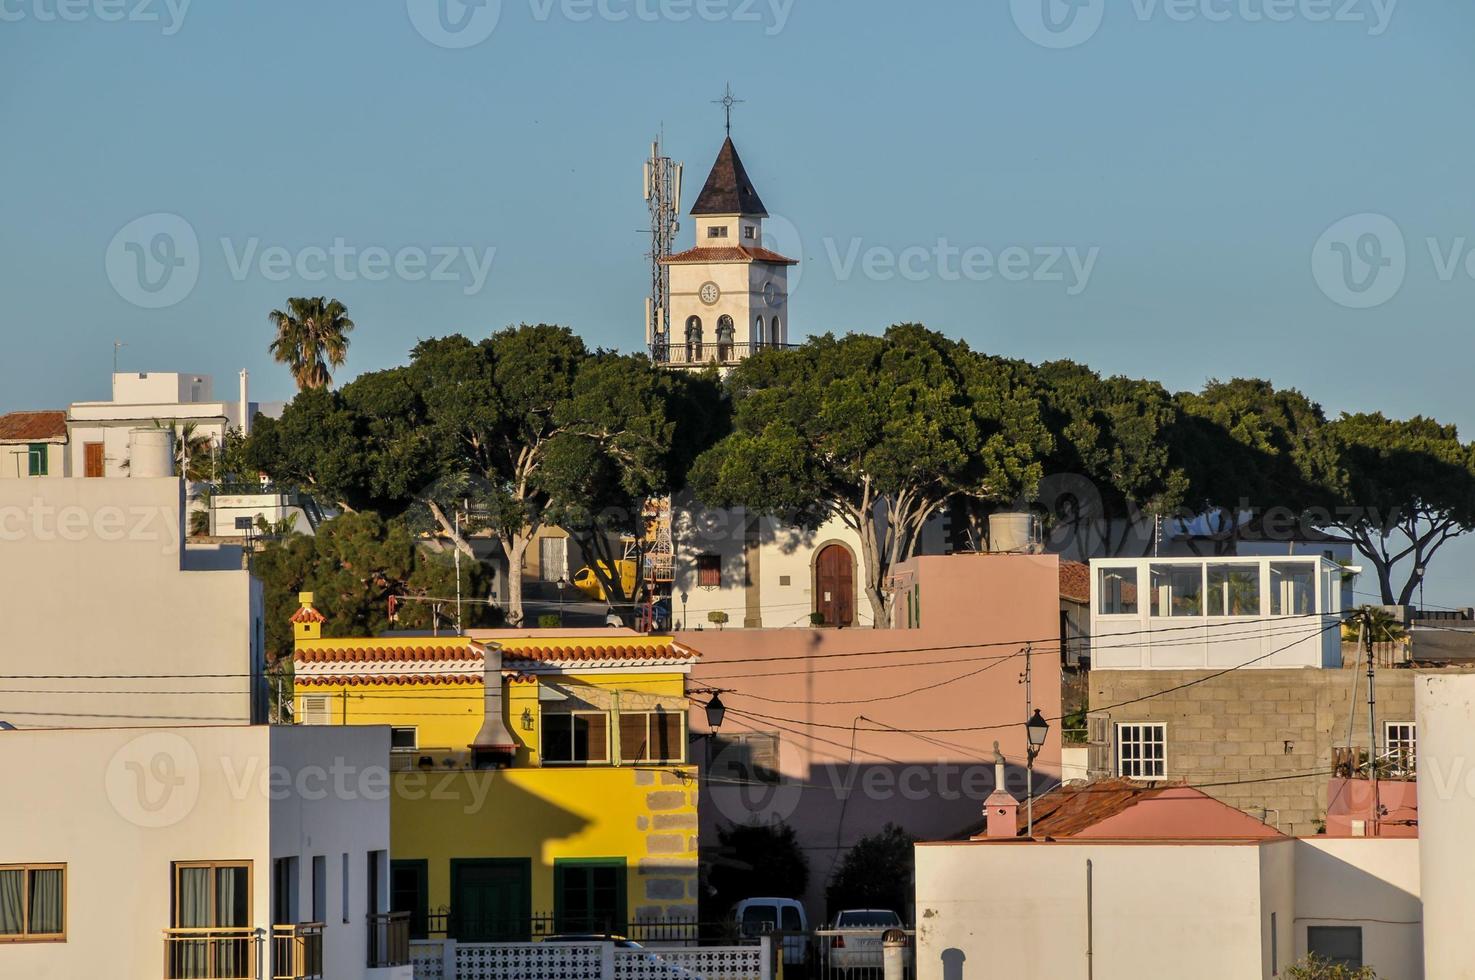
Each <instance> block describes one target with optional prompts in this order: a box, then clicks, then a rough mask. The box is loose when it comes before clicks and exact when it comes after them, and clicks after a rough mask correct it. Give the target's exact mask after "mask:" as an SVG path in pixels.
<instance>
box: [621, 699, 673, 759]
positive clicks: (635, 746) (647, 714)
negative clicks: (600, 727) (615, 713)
mask: <svg viewBox="0 0 1475 980" xmlns="http://www.w3.org/2000/svg"><path fill="white" fill-rule="evenodd" d="M684 717H685V715H684V714H683V713H682V712H679V711H666V710H663V709H657V710H655V711H622V712H620V761H622V762H682V761H684V760H685V759H686V751H685V749H686V735H685V732H684V731H683V730H682V724H681V720H682V718H684Z"/></svg>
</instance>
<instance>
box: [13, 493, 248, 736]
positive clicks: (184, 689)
mask: <svg viewBox="0 0 1475 980" xmlns="http://www.w3.org/2000/svg"><path fill="white" fill-rule="evenodd" d="M183 510H184V491H183V487H182V485H181V483H180V481H179V480H178V479H175V478H172V477H164V478H157V479H144V478H129V479H114V480H107V479H104V480H8V481H0V554H3V556H4V560H3V561H0V624H3V625H0V631H3V633H0V635H3V641H0V672H3V673H6V674H26V675H45V676H42V677H38V678H34V679H27V680H26V681H25V683H24V685H23V686H24V687H25V689H26V691H27V692H28V693H26V694H24V695H16V694H11V695H0V720H4V721H8V722H9V723H11V724H12V725H15V726H17V727H19V728H56V727H101V726H109V725H111V726H150V725H161V724H162V725H169V724H224V723H237V724H247V723H250V722H252V721H253V720H254V721H260V720H264V718H265V686H264V682H263V681H262V674H263V671H264V667H265V664H264V649H265V631H264V624H263V621H262V594H261V586H260V583H259V582H255V581H253V580H252V578H251V577H250V575H249V574H248V573H247V572H246V570H245V569H244V568H243V567H242V561H241V553H240V551H239V549H236V548H195V547H190V548H186V547H185V546H184V538H183V533H182V527H181V522H182V514H183ZM127 675H147V676H135V677H129V676H127ZM207 675H212V676H209V677H208V679H206V678H207ZM89 677H101V678H106V679H104V680H87V679H86V678H89ZM12 686H14V685H12Z"/></svg>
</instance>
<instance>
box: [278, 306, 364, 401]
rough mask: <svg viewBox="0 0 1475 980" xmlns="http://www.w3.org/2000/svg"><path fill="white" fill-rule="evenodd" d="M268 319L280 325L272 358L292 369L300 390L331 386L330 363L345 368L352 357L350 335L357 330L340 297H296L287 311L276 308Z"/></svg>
mask: <svg viewBox="0 0 1475 980" xmlns="http://www.w3.org/2000/svg"><path fill="white" fill-rule="evenodd" d="M267 320H268V321H270V323H271V324H272V326H274V327H276V328H277V337H276V339H275V340H273V341H272V342H271V347H270V348H269V349H270V350H271V354H272V357H275V358H276V359H277V361H278V362H279V363H281V364H285V365H287V366H288V367H289V368H290V369H291V371H292V378H293V380H295V381H296V382H297V390H298V391H306V390H307V389H308V388H326V387H328V385H330V384H331V383H332V382H333V376H332V375H331V374H330V373H329V372H328V365H330V364H331V365H332V366H333V367H335V368H338V367H342V366H343V359H344V358H345V357H347V356H348V336H347V334H348V332H349V331H351V330H352V329H353V321H352V320H350V319H349V318H348V309H347V308H346V307H344V305H343V304H342V303H340V302H338V301H337V300H336V299H331V300H330V299H326V298H324V297H322V296H316V297H309V298H304V297H293V298H291V299H288V300H287V312H283V311H281V310H272V311H271V314H270V315H269V316H268V317H267Z"/></svg>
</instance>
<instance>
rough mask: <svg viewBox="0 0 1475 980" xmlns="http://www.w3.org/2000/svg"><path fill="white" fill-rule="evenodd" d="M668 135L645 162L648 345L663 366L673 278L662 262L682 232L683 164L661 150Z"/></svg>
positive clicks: (653, 146) (658, 140)
mask: <svg viewBox="0 0 1475 980" xmlns="http://www.w3.org/2000/svg"><path fill="white" fill-rule="evenodd" d="M663 138H664V133H662V134H659V135H657V136H656V138H655V139H654V140H653V141H652V142H651V144H650V159H649V160H647V161H645V203H646V206H647V207H648V208H649V210H650V228H649V229H648V230H647V232H646V233H647V234H649V235H650V251H649V252H648V253H647V258H649V259H650V295H649V296H647V297H646V300H645V343H646V346H647V347H649V348H650V353H651V360H653V361H655V362H656V363H658V364H659V363H663V362H664V361H665V359H666V348H667V343H668V339H669V338H670V336H671V322H670V318H671V278H670V274H669V272H668V270H667V268H666V265H665V264H664V262H663V261H662V260H664V259H665V258H666V257H667V256H669V255H670V254H671V253H672V252H673V251H674V250H675V245H676V233H677V232H678V231H680V230H681V172H682V169H683V168H682V165H681V164H680V163H677V162H676V161H674V160H672V159H671V158H670V157H668V156H666V154H665V151H664V150H663V149H662V147H661V140H662V139H663Z"/></svg>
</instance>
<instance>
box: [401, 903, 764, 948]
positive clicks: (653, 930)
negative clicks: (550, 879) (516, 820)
mask: <svg viewBox="0 0 1475 980" xmlns="http://www.w3.org/2000/svg"><path fill="white" fill-rule="evenodd" d="M402 914H405V915H409V913H402ZM412 928H413V929H414V932H415V938H417V939H419V938H422V933H423V938H431V939H455V940H457V941H459V942H536V941H537V940H540V939H546V938H547V937H549V936H556V935H560V934H569V933H577V934H583V935H594V936H623V937H624V938H626V939H633V940H635V941H636V942H640V943H666V944H685V945H698V944H700V945H706V944H709V943H724V942H732V941H735V939H736V934H735V932H734V930H733V928H732V926H731V924H730V923H724V922H702V921H701V920H699V919H697V918H695V917H684V916H672V917H662V918H652V917H645V916H635V917H630V918H625V919H613V918H595V919H591V918H587V917H578V916H570V915H564V916H563V917H562V918H561V919H560V918H559V917H557V916H555V915H553V914H552V913H550V912H538V913H533V914H531V915H527V916H518V917H515V918H512V919H505V918H490V919H488V918H476V919H473V918H470V917H466V916H458V915H457V914H456V912H455V910H454V909H446V908H441V909H439V910H438V911H434V912H430V913H428V914H427V915H426V917H425V921H424V924H423V927H422V926H421V924H420V923H418V922H416V923H414V925H413V927H412Z"/></svg>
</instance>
